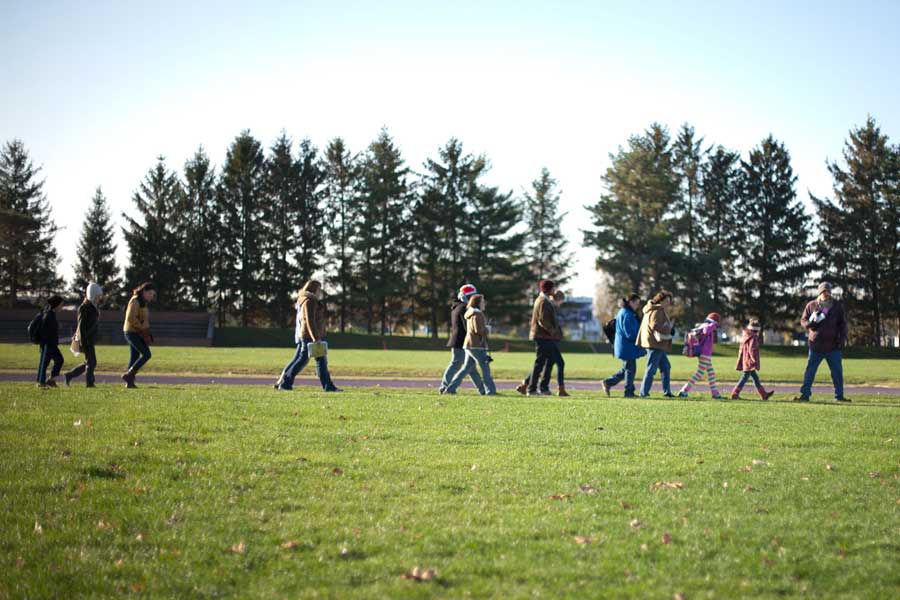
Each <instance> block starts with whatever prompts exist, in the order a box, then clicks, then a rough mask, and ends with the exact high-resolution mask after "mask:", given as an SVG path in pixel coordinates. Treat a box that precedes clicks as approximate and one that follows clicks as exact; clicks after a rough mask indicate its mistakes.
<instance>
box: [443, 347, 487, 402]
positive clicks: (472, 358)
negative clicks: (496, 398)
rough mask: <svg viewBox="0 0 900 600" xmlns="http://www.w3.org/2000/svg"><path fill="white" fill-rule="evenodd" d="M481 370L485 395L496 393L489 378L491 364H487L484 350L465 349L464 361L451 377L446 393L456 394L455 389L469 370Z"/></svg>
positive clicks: (485, 350)
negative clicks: (478, 368)
mask: <svg viewBox="0 0 900 600" xmlns="http://www.w3.org/2000/svg"><path fill="white" fill-rule="evenodd" d="M476 365H478V367H480V368H481V375H482V377H484V390H485V392H484V393H485V394H488V395H494V394H496V393H497V386H496V385H494V378H493V377H491V363H489V362H488V353H487V349H485V348H466V360H465V362H463V366H462V368H461V369H460V370H459V371H458V372H457V373H456V375H454V376H453V379H452V380H451V381H450V385H448V386H447V391H448V392H450V393H451V394H453V393H455V392H456V388H458V387H459V384H461V383H462V380H463V379H465V377H466V375H468V373H469V371H470V370H474V369H475V366H476Z"/></svg>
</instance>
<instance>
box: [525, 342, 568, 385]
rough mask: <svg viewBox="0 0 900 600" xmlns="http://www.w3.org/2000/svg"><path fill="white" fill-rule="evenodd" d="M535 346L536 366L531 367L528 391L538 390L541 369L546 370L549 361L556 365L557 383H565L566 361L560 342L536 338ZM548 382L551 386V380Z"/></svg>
mask: <svg viewBox="0 0 900 600" xmlns="http://www.w3.org/2000/svg"><path fill="white" fill-rule="evenodd" d="M534 346H535V356H534V368H533V369H531V375H530V376H529V378H528V391H529V392H536V391H537V385H538V378H539V377H540V376H541V371H543V370H544V368H545V367H546V366H547V363H548V362H549V363H550V364H551V365H556V383H557V385H560V386H563V385H565V383H566V379H565V368H566V362H565V361H564V360H563V357H562V353H561V352H560V351H559V342H556V341H553V340H534ZM546 383H547V385H548V386H549V384H550V382H549V380H548V381H547V382H546Z"/></svg>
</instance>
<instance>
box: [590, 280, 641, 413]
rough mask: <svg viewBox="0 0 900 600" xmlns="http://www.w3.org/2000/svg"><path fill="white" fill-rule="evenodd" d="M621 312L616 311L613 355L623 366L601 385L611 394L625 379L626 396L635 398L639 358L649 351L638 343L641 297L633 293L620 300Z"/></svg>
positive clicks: (607, 393)
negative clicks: (635, 380) (635, 381)
mask: <svg viewBox="0 0 900 600" xmlns="http://www.w3.org/2000/svg"><path fill="white" fill-rule="evenodd" d="M619 306H620V308H619V312H618V313H616V336H615V343H614V344H613V356H615V357H616V358H618V359H619V360H621V361H622V368H621V369H619V370H618V371H616V372H615V373H613V374H612V375H610V376H609V377H607V378H606V379H604V380H603V381H602V382H601V383H600V385H602V386H603V391H604V392H606V395H607V396H609V391H610V390H611V389H612V388H613V387H614V386H615V385H617V384H618V383H619V382H621V381H622V380H623V379H624V380H625V397H626V398H634V397H635V396H634V378H635V375H636V373H637V359H639V358H641V357H642V356H644V355H645V354H646V353H647V351H646V350H644V349H643V348H641V347H640V346H638V345H637V337H638V331H639V330H640V328H641V321H640V319H638V315H637V310H638V309H639V308H640V307H641V297H640V296H638V295H637V294H631V295H630V296H626V297H625V298H622V299H621V300H619Z"/></svg>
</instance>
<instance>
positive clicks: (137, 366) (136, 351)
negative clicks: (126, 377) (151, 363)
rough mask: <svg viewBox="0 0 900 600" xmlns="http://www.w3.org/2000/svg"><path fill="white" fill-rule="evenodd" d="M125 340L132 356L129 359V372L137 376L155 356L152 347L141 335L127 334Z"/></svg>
mask: <svg viewBox="0 0 900 600" xmlns="http://www.w3.org/2000/svg"><path fill="white" fill-rule="evenodd" d="M125 340H126V341H127V342H128V346H129V347H130V348H131V355H130V356H129V357H128V370H129V371H130V372H132V373H134V374H135V375H137V372H138V371H140V370H141V367H143V366H144V365H145V364H147V361H148V360H150V357H152V356H153V354H152V353H151V352H150V346H148V345H147V342H145V341H144V338H143V336H141V334H139V333H132V332H130V331H126V332H125Z"/></svg>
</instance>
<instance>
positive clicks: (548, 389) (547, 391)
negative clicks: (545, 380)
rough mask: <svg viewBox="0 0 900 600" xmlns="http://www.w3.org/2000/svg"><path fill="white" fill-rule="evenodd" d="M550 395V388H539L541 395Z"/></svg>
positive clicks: (551, 393)
mask: <svg viewBox="0 0 900 600" xmlns="http://www.w3.org/2000/svg"><path fill="white" fill-rule="evenodd" d="M552 395H553V392H551V391H550V388H547V389H545V390H541V396H552Z"/></svg>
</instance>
